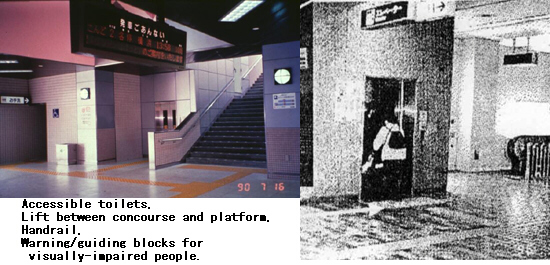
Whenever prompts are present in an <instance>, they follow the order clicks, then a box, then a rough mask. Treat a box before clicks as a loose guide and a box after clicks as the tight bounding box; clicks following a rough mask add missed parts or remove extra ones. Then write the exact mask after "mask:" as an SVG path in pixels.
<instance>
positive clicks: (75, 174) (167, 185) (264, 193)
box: [0, 160, 300, 198]
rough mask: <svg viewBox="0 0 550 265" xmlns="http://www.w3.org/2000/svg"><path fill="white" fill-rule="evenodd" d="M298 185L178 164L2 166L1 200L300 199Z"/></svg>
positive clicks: (262, 174) (246, 171)
mask: <svg viewBox="0 0 550 265" xmlns="http://www.w3.org/2000/svg"><path fill="white" fill-rule="evenodd" d="M281 183H283V184H281ZM275 185H276V186H275ZM299 185H300V183H299V180H273V179H268V178H267V171H266V170H265V169H258V168H242V167H227V166H208V165H193V164H178V165H173V166H170V167H166V168H162V169H158V170H149V168H148V163H147V161H146V160H136V161H129V162H124V163H115V162H107V163H101V164H100V165H98V166H84V165H71V166H58V165H55V164H51V163H25V164H18V165H3V166H0V198H7V197H15V198H22V197H25V198H33V197H34V198H75V197H80V198H82V197H88V198H121V197H122V198H168V197H180V198H193V197H203V198H225V197H232V198H268V197H269V198H271V197H281V198H287V197H291V198H298V197H299V196H300V187H299ZM264 187H265V188H264Z"/></svg>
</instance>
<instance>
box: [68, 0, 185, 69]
mask: <svg viewBox="0 0 550 265" xmlns="http://www.w3.org/2000/svg"><path fill="white" fill-rule="evenodd" d="M71 42H72V45H71V46H72V52H73V53H80V54H92V55H94V56H98V57H101V58H106V59H112V60H119V61H125V62H128V61H129V62H134V63H140V64H147V65H153V66H169V67H175V68H178V69H184V67H185V54H186V43H187V33H186V32H184V31H180V30H177V29H175V28H173V27H170V26H168V25H167V24H165V23H163V22H157V21H153V20H149V19H146V18H143V17H140V16H137V15H134V14H131V13H129V12H126V11H125V10H122V9H117V8H116V7H115V6H113V5H111V4H109V3H105V2H98V1H86V0H71Z"/></svg>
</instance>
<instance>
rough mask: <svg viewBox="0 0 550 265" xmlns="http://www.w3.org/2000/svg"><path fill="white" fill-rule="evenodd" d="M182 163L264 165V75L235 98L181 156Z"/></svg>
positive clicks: (265, 163)
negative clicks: (183, 155) (242, 95)
mask: <svg viewBox="0 0 550 265" xmlns="http://www.w3.org/2000/svg"><path fill="white" fill-rule="evenodd" d="M184 162H186V163H194V164H212V165H231V166H243V167H260V168H266V167H267V162H266V151H265V123H264V76H263V74H261V75H260V77H258V79H257V80H256V82H255V83H254V85H253V86H252V87H251V88H250V89H249V90H248V92H247V93H246V95H245V96H244V97H243V98H236V99H233V101H232V102H231V103H230V104H229V106H228V107H227V109H225V111H224V112H223V113H222V114H221V115H220V116H219V117H218V119H217V120H216V121H215V122H214V124H213V125H212V126H211V127H210V129H209V130H208V131H207V132H206V133H204V134H203V135H202V136H201V138H200V139H199V140H198V141H197V142H196V143H195V145H194V146H193V148H191V151H190V152H189V153H188V154H187V155H186V157H185V158H184Z"/></svg>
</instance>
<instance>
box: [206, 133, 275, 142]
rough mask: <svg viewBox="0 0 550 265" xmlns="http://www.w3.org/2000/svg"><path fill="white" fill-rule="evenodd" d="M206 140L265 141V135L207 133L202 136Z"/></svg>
mask: <svg viewBox="0 0 550 265" xmlns="http://www.w3.org/2000/svg"><path fill="white" fill-rule="evenodd" d="M201 140H204V141H238V142H247V143H264V144H265V137H263V136H212V135H205V136H203V137H201Z"/></svg>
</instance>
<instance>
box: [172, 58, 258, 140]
mask: <svg viewBox="0 0 550 265" xmlns="http://www.w3.org/2000/svg"><path fill="white" fill-rule="evenodd" d="M261 59H262V57H260V58H258V59H257V60H256V62H254V64H253V65H252V66H251V67H250V68H249V69H248V70H247V71H246V73H245V74H244V75H243V76H242V77H241V79H243V78H246V77H247V76H248V75H249V74H250V72H252V69H254V67H256V65H258V63H259V62H260V60H261ZM233 82H235V77H233V78H231V80H230V81H229V82H228V83H227V84H226V85H225V86H224V87H223V89H222V90H221V91H220V92H219V93H218V94H217V95H216V97H214V99H212V101H210V104H208V106H207V107H206V108H205V109H204V110H203V111H201V114H200V116H199V118H198V119H197V120H195V122H193V124H192V125H191V126H190V127H189V128H188V129H187V131H185V133H184V134H183V135H182V136H181V138H184V137H185V136H186V135H187V134H188V133H189V131H191V129H193V128H195V126H196V125H197V122H200V120H201V119H202V117H203V116H204V115H205V114H206V112H208V111H209V110H210V109H211V108H212V106H214V104H216V102H217V101H218V99H220V97H221V96H222V95H223V94H224V93H225V92H226V91H227V88H229V86H230V85H231V83H233Z"/></svg>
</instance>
